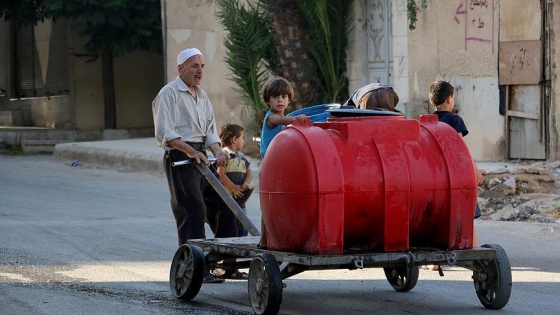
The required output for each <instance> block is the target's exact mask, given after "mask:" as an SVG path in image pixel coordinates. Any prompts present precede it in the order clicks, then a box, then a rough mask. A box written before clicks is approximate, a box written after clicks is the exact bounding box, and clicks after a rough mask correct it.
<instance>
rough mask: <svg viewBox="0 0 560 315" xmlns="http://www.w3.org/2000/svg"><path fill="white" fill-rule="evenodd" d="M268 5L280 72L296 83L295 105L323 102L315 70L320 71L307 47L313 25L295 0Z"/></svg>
mask: <svg viewBox="0 0 560 315" xmlns="http://www.w3.org/2000/svg"><path fill="white" fill-rule="evenodd" d="M268 7H269V11H270V17H271V20H272V27H273V29H274V32H273V38H274V46H275V47H276V53H277V56H278V57H277V58H278V60H277V62H278V72H279V73H278V74H279V75H281V76H283V77H285V78H286V79H288V80H289V81H290V82H292V83H293V84H294V89H295V92H296V99H295V100H294V102H293V106H294V109H300V108H302V107H307V106H311V105H316V104H319V103H320V102H321V99H322V96H321V95H320V94H319V93H318V91H319V89H318V87H317V83H315V82H314V81H313V80H311V76H310V75H309V72H311V73H317V72H318V70H317V65H316V64H315V61H314V60H313V59H312V58H310V56H309V55H308V54H307V52H306V49H305V41H306V38H307V36H308V33H309V28H308V25H307V23H306V22H305V19H304V17H303V13H302V12H301V10H300V9H299V7H298V5H297V4H296V1H295V0H269V1H268Z"/></svg>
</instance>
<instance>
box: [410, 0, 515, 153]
mask: <svg viewBox="0 0 560 315" xmlns="http://www.w3.org/2000/svg"><path fill="white" fill-rule="evenodd" d="M487 3H488V6H487V7H481V6H473V5H471V3H470V2H469V1H464V0H451V1H450V0H429V1H428V7H427V8H426V9H421V10H420V11H419V12H418V22H417V25H416V30H413V31H408V53H409V56H408V74H409V87H408V92H409V97H410V99H411V100H420V101H427V100H428V88H429V86H430V84H431V83H432V82H433V81H435V80H447V81H450V82H451V83H452V84H454V85H455V87H456V88H457V94H456V97H455V103H456V107H457V108H458V109H459V110H460V112H459V114H460V115H461V116H462V117H463V119H464V120H465V123H466V124H467V127H468V128H469V131H470V133H469V135H468V136H467V137H466V138H465V141H466V142H467V145H468V146H469V148H470V150H471V154H472V156H473V157H474V159H475V160H477V161H493V160H503V159H505V158H507V156H506V152H505V121H504V116H501V115H500V114H499V90H498V30H499V21H498V19H499V1H498V0H488V1H487Z"/></svg>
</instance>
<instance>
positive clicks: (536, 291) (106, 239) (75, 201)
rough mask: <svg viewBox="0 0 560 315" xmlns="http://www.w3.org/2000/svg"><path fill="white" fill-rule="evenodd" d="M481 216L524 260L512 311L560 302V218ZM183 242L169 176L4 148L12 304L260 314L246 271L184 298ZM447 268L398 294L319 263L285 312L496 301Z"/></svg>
mask: <svg viewBox="0 0 560 315" xmlns="http://www.w3.org/2000/svg"><path fill="white" fill-rule="evenodd" d="M255 196H258V194H254V195H253V197H251V199H250V202H249V204H248V211H249V218H250V219H251V220H252V221H253V222H254V223H256V222H260V214H259V209H258V198H256V197H255ZM476 225H477V231H478V238H479V242H480V243H497V244H500V245H501V246H502V247H503V248H504V249H505V251H506V253H507V254H508V256H509V259H510V262H511V265H512V273H513V289H512V295H511V298H510V301H509V303H508V305H506V307H505V308H504V309H502V311H501V312H500V313H501V314H529V313H533V314H539V315H542V314H558V313H560V302H559V299H558V296H559V292H560V225H559V224H543V223H527V222H492V221H480V220H477V222H476ZM257 226H258V224H257ZM208 236H211V233H210V232H209V231H208ZM176 248H177V244H176V231H175V223H174V220H173V216H172V214H171V210H170V208H169V192H168V190H167V184H166V181H165V176H164V175H162V174H154V173H142V172H136V173H125V172H119V171H113V170H100V169H86V168H83V167H72V166H70V165H66V164H62V163H61V162H57V161H53V160H52V158H51V157H50V156H46V155H35V156H16V157H9V156H0V314H9V315H11V314H18V315H19V314H57V315H58V314H60V315H69V314H249V313H251V307H250V303H249V299H248V294H247V283H246V282H244V281H226V282H225V283H223V284H204V285H203V287H202V289H201V291H200V293H199V294H198V295H197V297H196V298H195V299H194V301H193V302H189V303H181V302H178V301H176V300H175V299H174V298H173V297H172V296H171V293H170V291H169V283H168V279H169V267H170V263H171V258H172V257H173V254H174V253H175V250H176ZM444 273H445V277H443V278H441V277H439V275H438V273H437V272H434V271H428V270H422V271H421V273H420V278H419V282H418V285H417V286H416V287H415V288H414V289H413V290H412V291H410V292H407V293H398V292H395V291H394V290H393V289H392V288H391V287H390V285H389V284H388V282H387V280H386V279H385V276H384V274H383V271H382V270H381V269H376V268H372V269H364V270H355V271H349V270H330V271H308V272H304V273H301V274H299V275H296V276H293V277H291V278H289V279H286V280H285V281H284V283H285V284H286V288H285V289H284V292H283V302H282V306H281V313H282V314H341V313H346V314H397V313H410V314H436V313H437V314H442V313H448V314H483V313H484V314H486V313H488V312H490V311H488V310H486V309H484V308H483V307H482V306H481V304H480V302H479V301H478V299H477V297H476V293H475V290H474V287H473V283H472V280H471V279H470V277H471V274H472V273H471V272H470V271H468V270H466V269H461V268H456V267H444Z"/></svg>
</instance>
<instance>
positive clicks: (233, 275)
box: [220, 270, 249, 280]
mask: <svg viewBox="0 0 560 315" xmlns="http://www.w3.org/2000/svg"><path fill="white" fill-rule="evenodd" d="M220 278H222V279H231V280H247V279H249V275H248V274H247V273H246V272H241V271H239V270H236V271H234V272H228V273H224V274H223V275H222V276H221V277H220Z"/></svg>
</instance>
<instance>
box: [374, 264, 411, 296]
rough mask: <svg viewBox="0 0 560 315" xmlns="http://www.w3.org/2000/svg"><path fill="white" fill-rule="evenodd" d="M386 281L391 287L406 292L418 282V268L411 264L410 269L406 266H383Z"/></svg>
mask: <svg viewBox="0 0 560 315" xmlns="http://www.w3.org/2000/svg"><path fill="white" fill-rule="evenodd" d="M383 271H385V277H387V281H389V284H390V285H391V286H392V287H393V289H395V290H397V291H399V292H407V291H410V290H412V289H413V288H414V287H415V286H416V283H418V276H419V275H420V268H419V267H418V266H412V267H411V268H410V269H408V268H406V267H396V268H383Z"/></svg>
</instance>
